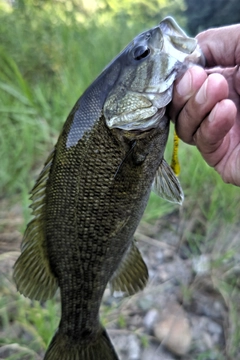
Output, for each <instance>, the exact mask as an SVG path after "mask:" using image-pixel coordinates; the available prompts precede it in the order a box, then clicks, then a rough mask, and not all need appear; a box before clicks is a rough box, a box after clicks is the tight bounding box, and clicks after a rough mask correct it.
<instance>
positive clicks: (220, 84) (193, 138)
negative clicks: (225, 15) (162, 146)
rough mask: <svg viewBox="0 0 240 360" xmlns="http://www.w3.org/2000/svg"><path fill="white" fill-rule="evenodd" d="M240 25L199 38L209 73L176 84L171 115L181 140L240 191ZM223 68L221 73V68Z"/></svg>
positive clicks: (197, 72)
mask: <svg viewBox="0 0 240 360" xmlns="http://www.w3.org/2000/svg"><path fill="white" fill-rule="evenodd" d="M239 38H240V25H233V26H228V27H222V28H218V29H211V30H208V31H205V32H203V33H200V34H199V35H198V36H197V39H198V42H199V45H200V47H201V49H202V51H203V53H204V55H205V58H206V67H207V69H205V70H204V69H202V68H200V67H196V66H194V67H192V68H190V69H189V70H188V71H187V72H186V73H185V74H184V76H183V77H182V78H181V79H178V80H177V81H176V83H175V87H174V93H173V100H172V103H171V105H170V107H169V109H168V111H169V115H170V117H171V118H172V119H173V121H175V123H176V131H177V134H178V135H179V137H180V138H181V139H182V140H183V141H185V142H186V143H188V144H192V145H196V146H197V148H198V149H199V151H200V152H201V154H202V156H203V158H204V159H205V161H206V162H207V163H208V164H209V165H210V166H212V167H214V168H215V170H216V171H217V172H218V173H219V174H220V175H221V177H222V179H223V180H224V181H225V182H229V183H231V184H235V185H238V186H240V70H239V66H238V64H240V40H239ZM216 66H217V67H216Z"/></svg>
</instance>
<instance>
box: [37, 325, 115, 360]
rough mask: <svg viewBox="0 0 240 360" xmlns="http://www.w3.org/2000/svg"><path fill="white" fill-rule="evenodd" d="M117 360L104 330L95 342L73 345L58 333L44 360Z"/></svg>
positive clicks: (73, 343)
mask: <svg viewBox="0 0 240 360" xmlns="http://www.w3.org/2000/svg"><path fill="white" fill-rule="evenodd" d="M60 359H61V360H119V358H118V356H117V354H116V352H115V350H114V347H113V345H112V343H111V341H110V339H109V337H108V334H107V332H106V330H105V329H102V332H101V334H100V335H99V336H98V338H97V340H95V341H94V342H91V340H90V341H89V342H88V341H87V339H86V340H85V341H84V342H82V343H81V342H79V343H75V342H73V341H71V339H69V338H68V337H67V336H66V335H63V334H61V333H59V332H57V333H56V334H55V336H54V337H53V339H52V341H51V343H50V345H49V348H48V350H47V352H46V354H45V357H44V360H60Z"/></svg>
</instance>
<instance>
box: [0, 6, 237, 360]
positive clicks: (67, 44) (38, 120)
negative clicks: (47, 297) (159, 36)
mask: <svg viewBox="0 0 240 360" xmlns="http://www.w3.org/2000/svg"><path fill="white" fill-rule="evenodd" d="M239 4H240V3H239V0H235V1H234V0H232V1H229V2H225V1H224V0H222V1H220V0H215V1H214V0H210V1H201V2H196V1H195V0H185V1H184V0H175V1H174V0H153V1H140V0H132V1H131V2H130V1H128V0H122V1H119V0H101V1H97V0H79V1H78V0H67V1H64V0H58V1H52V0H51V1H50V0H49V1H47V0H46V1H44V0H42V1H41V0H18V1H17V0H16V1H10V0H9V1H2V2H1V3H0V159H1V160H0V164H1V165H0V211H1V214H5V212H7V211H8V209H11V208H12V206H14V205H15V204H19V206H20V208H21V212H22V214H23V217H24V221H23V223H21V224H20V225H16V227H15V228H17V229H18V230H20V231H21V232H22V231H23V230H24V227H25V225H26V222H27V221H28V220H29V217H30V213H29V211H28V205H29V200H28V192H29V190H30V188H31V186H32V185H33V182H34V179H35V178H36V176H37V174H38V173H39V171H40V169H41V167H42V164H43V162H44V160H45V159H46V157H47V154H48V152H49V151H50V149H51V148H52V146H53V145H54V143H55V142H56V139H57V136H58V133H59V131H60V129H61V127H62V125H63V123H64V121H65V119H66V117H67V115H68V113H69V111H70V110H71V108H72V106H73V105H74V103H75V102H76V100H77V99H78V97H79V96H80V95H81V93H82V92H83V90H84V89H85V88H86V87H87V86H88V85H89V84H90V83H91V82H92V81H93V80H94V78H95V77H96V76H97V75H98V74H99V72H100V71H101V70H102V69H103V67H104V66H105V65H106V64H107V63H108V62H109V61H110V60H111V59H112V58H113V57H114V56H115V55H116V54H117V53H118V52H119V51H120V50H121V49H122V48H123V47H124V46H125V45H126V44H127V43H128V42H129V41H130V40H131V39H132V38H133V37H134V36H135V35H136V34H138V33H139V32H140V31H143V30H145V29H147V28H150V27H151V26H153V25H155V24H156V23H158V22H159V21H160V20H161V19H162V18H163V17H164V16H166V15H172V16H174V17H175V18H176V20H177V21H178V22H179V24H180V25H181V26H182V27H184V28H185V29H186V31H187V32H189V33H192V34H196V32H197V31H199V30H201V29H204V28H207V27H210V26H219V25H224V24H229V23H234V22H240V11H237V9H239V6H240V5H239ZM171 147H172V142H171V141H170V142H169V145H168V149H167V158H168V159H169V158H170V153H171ZM180 147H181V148H180V161H181V167H182V171H181V175H180V181H181V184H182V187H183V189H184V193H185V198H186V199H185V203H184V206H183V209H182V210H181V214H180V217H181V219H185V220H186V221H189V219H191V220H192V219H193V218H194V217H195V218H194V220H195V225H194V227H190V228H188V229H187V230H186V231H185V237H184V238H185V241H186V243H187V249H188V250H187V251H188V252H189V253H191V254H203V253H210V254H213V260H214V261H215V262H214V264H216V260H219V259H220V260H219V261H218V262H217V264H218V268H220V269H221V265H222V264H226V262H227V263H228V266H229V267H231V266H232V267H234V266H235V265H236V264H235V262H236V256H235V255H236V252H237V251H238V248H236V244H232V243H231V241H229V242H228V244H227V247H226V246H223V247H220V248H219V249H218V247H217V246H216V242H217V240H218V238H219V237H221V239H222V238H223V237H224V235H223V234H228V235H229V234H231V231H233V229H234V231H238V229H239V211H240V192H239V189H238V188H235V187H233V186H230V185H226V184H224V183H223V182H222V180H221V179H220V177H219V176H218V175H217V174H216V173H215V172H214V171H213V170H212V169H210V168H209V167H208V166H207V165H206V164H205V163H204V161H203V160H202V159H201V157H200V155H199V154H198V153H197V151H196V149H194V148H193V147H189V146H187V145H184V144H183V143H181V146H180ZM175 211H178V208H177V207H175V206H173V205H172V204H169V203H166V202H164V201H162V200H161V199H158V198H157V197H156V196H155V195H151V199H150V202H149V205H148V208H147V210H146V212H145V215H144V219H143V220H144V221H145V222H150V223H154V221H156V219H158V218H159V217H160V216H166V215H168V214H171V213H173V212H175ZM2 216H3V215H2ZM4 224H5V222H4V221H3V222H2V223H0V232H1V231H4ZM196 224H197V225H196ZM230 238H231V236H230ZM0 244H1V242H0ZM234 246H235V247H234ZM216 249H218V250H217V251H216ZM0 252H2V251H1V246H0ZM1 259H2V258H0V260H1ZM6 281H7V288H6V284H5V283H4V284H5V285H4V286H3V285H1V288H0V291H1V295H4V296H1V297H0V326H1V327H3V326H4V327H5V328H7V327H8V325H9V323H10V322H11V316H12V315H8V314H7V313H6V312H5V309H6V306H7V304H9V302H12V303H14V304H15V303H17V304H18V310H17V321H18V322H20V323H22V324H24V326H31V329H32V335H31V339H30V340H29V339H24V338H23V339H22V338H21V341H20V343H19V342H18V339H19V337H18V335H16V334H11V333H9V334H8V336H6V333H4V336H3V337H2V338H1V336H0V346H1V345H3V344H10V343H15V342H16V343H19V344H18V345H19V346H20V347H21V346H23V348H24V349H25V350H24V351H27V352H29V353H31V351H33V350H34V351H36V352H39V351H40V352H41V351H43V349H44V348H45V347H46V345H47V342H48V340H49V338H50V337H51V336H50V335H49V334H52V333H53V332H54V330H53V329H55V327H56V323H55V322H54V320H53V319H54V317H55V314H56V311H57V310H56V308H55V305H54V303H53V302H49V303H47V305H46V306H44V307H42V306H40V305H39V304H37V303H36V304H35V303H34V307H31V306H30V307H28V305H30V303H28V304H26V302H23V300H22V298H21V297H20V296H18V295H17V294H15V293H14V291H15V288H14V286H13V285H12V283H11V280H9V279H7V280H6ZM230 285H231V292H230V291H229V292H228V293H227V294H228V297H229V301H231V296H230V293H231V294H232V289H233V287H234V289H235V288H236V282H234V278H233V280H231V284H230ZM11 291H12V292H11ZM23 304H24V305H23ZM26 309H28V310H26ZM26 311H27V313H26ZM232 311H233V312H234V311H236V309H235V307H233V310H232ZM43 320H44V322H45V323H46V322H47V323H48V324H49V329H47V330H46V328H45V327H44V328H43V325H42V322H43ZM29 324H31V325H29ZM36 328H38V333H37V332H36ZM238 333H239V332H238ZM237 340H238V339H237ZM29 343H30V344H31V345H30V347H29V348H31V349H32V350H29V348H28V344H29ZM25 345H26V347H25ZM34 354H35V355H36V353H35V352H34ZM35 355H34V356H35ZM9 359H10V358H9Z"/></svg>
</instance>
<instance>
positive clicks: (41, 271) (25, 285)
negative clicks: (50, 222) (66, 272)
mask: <svg viewBox="0 0 240 360" xmlns="http://www.w3.org/2000/svg"><path fill="white" fill-rule="evenodd" d="M54 154H55V151H52V153H51V154H50V155H49V157H48V159H47V161H46V164H45V166H44V168H43V170H42V172H41V174H40V175H39V177H38V179H37V181H36V184H35V185H34V187H33V189H32V191H31V200H32V204H31V206H30V207H31V208H32V210H33V216H34V218H33V220H32V221H30V223H29V224H28V226H27V229H26V231H25V233H24V236H23V241H22V244H21V255H20V256H19V258H18V260H17V261H16V263H15V265H14V272H13V279H14V281H15V282H16V285H17V289H18V291H19V292H20V293H21V294H23V295H24V296H26V297H29V298H30V299H36V300H47V299H50V298H51V297H53V295H54V294H55V292H56V290H57V288H58V283H57V279H56V278H55V276H54V275H53V273H52V271H51V268H50V264H49V260H48V254H47V244H46V237H45V210H46V184H47V180H48V178H49V171H50V169H51V165H52V161H53V157H54Z"/></svg>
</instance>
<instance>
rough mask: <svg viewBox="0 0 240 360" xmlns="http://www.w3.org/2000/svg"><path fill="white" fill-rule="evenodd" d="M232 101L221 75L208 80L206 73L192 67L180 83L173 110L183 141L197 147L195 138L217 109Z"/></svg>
mask: <svg viewBox="0 0 240 360" xmlns="http://www.w3.org/2000/svg"><path fill="white" fill-rule="evenodd" d="M227 97H228V84H227V81H226V79H225V78H224V77H223V76H222V75H220V74H211V75H209V76H207V73H206V72H205V70H204V69H202V68H200V67H196V66H195V67H192V68H190V69H189V70H188V71H187V73H186V74H185V75H184V76H183V77H182V79H180V80H179V81H177V83H176V86H175V88H174V93H173V101H172V104H171V106H170V108H169V114H170V116H171V119H172V120H173V121H175V123H176V130H177V134H178V135H179V137H180V138H181V139H182V140H183V141H185V142H186V143H188V144H191V145H194V144H195V139H194V134H195V133H196V131H197V130H198V128H199V127H200V126H201V123H202V121H203V120H204V119H205V118H207V116H208V114H209V113H210V112H211V111H212V109H213V108H214V106H215V105H216V104H217V103H219V102H221V101H222V100H223V99H226V98H227Z"/></svg>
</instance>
